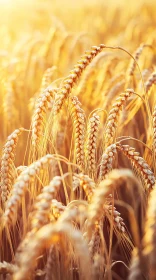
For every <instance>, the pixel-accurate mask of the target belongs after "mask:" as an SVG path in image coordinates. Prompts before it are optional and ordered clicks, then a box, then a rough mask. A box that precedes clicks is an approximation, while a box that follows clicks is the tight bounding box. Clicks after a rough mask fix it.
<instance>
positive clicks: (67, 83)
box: [54, 44, 105, 114]
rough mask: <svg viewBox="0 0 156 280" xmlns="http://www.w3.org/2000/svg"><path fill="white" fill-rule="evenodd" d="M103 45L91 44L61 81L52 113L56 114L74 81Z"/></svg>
mask: <svg viewBox="0 0 156 280" xmlns="http://www.w3.org/2000/svg"><path fill="white" fill-rule="evenodd" d="M104 47H105V46H104V45H103V44H101V45H100V46H99V47H97V46H93V47H92V49H91V50H90V51H86V53H85V55H83V56H82V58H81V60H79V61H78V62H77V64H76V65H75V66H74V69H73V70H72V71H71V72H70V74H69V75H68V76H67V78H65V79H64V81H63V82H62V85H61V87H60V88H59V89H58V92H57V95H56V98H55V102H54V114H58V113H59V112H60V110H61V108H62V106H63V103H64V101H65V100H66V98H67V97H68V96H69V94H70V93H71V91H72V89H73V87H74V85H75V83H76V82H77V81H78V80H79V79H80V77H81V75H82V73H83V72H84V70H85V69H86V67H87V66H88V65H89V64H90V63H91V61H92V60H93V58H94V57H95V56H97V55H98V54H99V53H100V52H101V51H102V50H103V48H104Z"/></svg>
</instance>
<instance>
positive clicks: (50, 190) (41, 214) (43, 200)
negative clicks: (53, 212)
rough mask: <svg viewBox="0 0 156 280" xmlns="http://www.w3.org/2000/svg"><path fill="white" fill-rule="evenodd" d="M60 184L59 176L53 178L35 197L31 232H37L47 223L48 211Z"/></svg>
mask: <svg viewBox="0 0 156 280" xmlns="http://www.w3.org/2000/svg"><path fill="white" fill-rule="evenodd" d="M61 182H62V177H61V176H55V177H54V178H53V180H52V181H51V182H50V184H49V185H48V186H45V187H44V188H43V189H42V193H40V194H39V195H38V196H37V197H36V202H35V204H34V214H33V216H32V219H31V230H35V231H36V230H38V229H39V228H41V227H42V226H43V225H45V224H46V223H48V218H49V210H50V207H51V203H52V199H53V198H55V197H56V193H57V191H58V190H59V187H60V185H61Z"/></svg>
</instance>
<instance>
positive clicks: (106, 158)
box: [99, 144, 117, 181]
mask: <svg viewBox="0 0 156 280" xmlns="http://www.w3.org/2000/svg"><path fill="white" fill-rule="evenodd" d="M116 153H117V150H116V144H112V145H110V146H108V147H107V148H106V150H105V152H104V153H103V155H102V159H101V162H100V171H99V181H102V180H103V179H104V178H105V177H106V175H107V174H108V173H109V172H110V171H111V170H112V166H113V160H114V157H115V154H116Z"/></svg>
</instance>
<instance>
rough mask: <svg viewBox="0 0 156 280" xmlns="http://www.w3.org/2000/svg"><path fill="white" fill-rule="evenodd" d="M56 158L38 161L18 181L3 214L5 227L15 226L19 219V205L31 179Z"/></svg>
mask: <svg viewBox="0 0 156 280" xmlns="http://www.w3.org/2000/svg"><path fill="white" fill-rule="evenodd" d="M53 158H54V157H53V156H52V155H46V156H44V157H42V158H40V159H39V160H38V161H36V162H33V163H32V164H31V165H29V166H28V167H27V168H26V169H25V170H24V171H23V172H22V173H21V174H20V175H19V176H18V177H17V179H16V181H15V184H14V185H13V189H12V192H11V195H10V197H9V199H8V201H7V204H6V209H5V212H4V214H3V222H4V225H6V224H8V223H11V224H14V223H15V222H16V219H17V217H16V216H17V208H18V204H19V203H20V202H21V199H22V197H23V195H24V193H25V189H26V188H27V187H28V185H29V183H30V181H31V179H32V178H33V177H35V176H36V175H37V174H38V173H39V172H40V170H41V169H42V168H45V167H46V165H47V164H48V163H49V162H51V160H52V159H53Z"/></svg>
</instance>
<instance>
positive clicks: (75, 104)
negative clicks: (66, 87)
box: [70, 96, 85, 169]
mask: <svg viewBox="0 0 156 280" xmlns="http://www.w3.org/2000/svg"><path fill="white" fill-rule="evenodd" d="M70 113H71V117H72V120H73V125H74V130H75V133H74V137H75V149H76V162H77V164H78V165H79V166H80V168H81V169H83V168H84V162H85V156H84V137H85V112H84V110H83V109H82V108H81V103H80V102H79V100H78V98H77V97H76V96H73V97H71V98H70Z"/></svg>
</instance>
